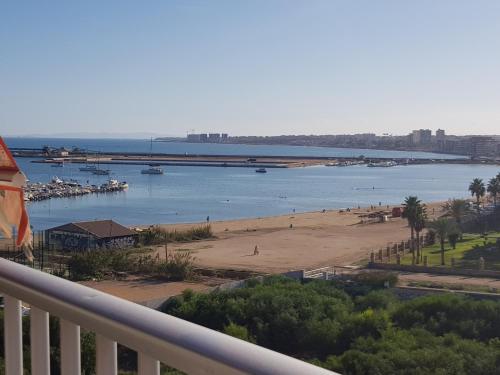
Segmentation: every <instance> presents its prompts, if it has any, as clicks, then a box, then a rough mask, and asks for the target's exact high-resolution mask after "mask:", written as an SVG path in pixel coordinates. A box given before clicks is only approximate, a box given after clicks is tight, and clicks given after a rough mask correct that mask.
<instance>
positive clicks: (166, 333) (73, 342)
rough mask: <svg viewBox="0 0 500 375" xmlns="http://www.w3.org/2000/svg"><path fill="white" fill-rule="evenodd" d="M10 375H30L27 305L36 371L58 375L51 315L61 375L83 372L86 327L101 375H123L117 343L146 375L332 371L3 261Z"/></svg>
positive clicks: (0, 274)
mask: <svg viewBox="0 0 500 375" xmlns="http://www.w3.org/2000/svg"><path fill="white" fill-rule="evenodd" d="M0 292H1V293H2V294H3V296H4V305H5V307H4V324H5V330H4V335H5V337H4V339H5V366H6V374H7V375H22V373H23V358H22V355H23V350H22V348H23V346H22V311H21V310H22V306H21V301H23V302H24V303H27V304H29V305H30V306H31V310H30V319H31V324H30V329H31V332H30V334H31V369H32V374H33V375H48V374H49V373H50V368H49V367H50V366H49V362H50V357H49V355H50V344H49V314H52V315H54V316H57V317H59V318H60V332H61V338H60V343H61V373H62V374H63V375H79V374H80V372H81V370H80V326H81V327H84V328H85V329H87V330H90V331H93V332H95V333H96V371H97V374H98V375H113V374H116V373H117V367H118V366H117V356H116V352H117V349H116V348H117V346H116V345H117V342H119V343H120V344H123V345H125V346H127V347H129V348H131V349H133V350H135V351H137V352H138V374H139V375H145V374H155V375H157V374H159V372H160V369H159V368H160V362H162V363H165V364H167V365H169V366H171V367H175V368H177V369H179V370H181V371H184V372H186V373H188V374H217V375H220V374H300V375H305V374H311V375H316V374H318V375H319V374H332V373H331V372H329V371H327V370H325V369H322V368H319V367H316V366H313V365H311V364H308V363H306V362H302V361H299V360H297V359H294V358H291V357H288V356H285V355H283V354H279V353H276V352H273V351H271V350H268V349H265V348H262V347H259V346H257V345H253V344H250V343H247V342H245V341H242V340H238V339H235V338H233V337H230V336H227V335H224V334H222V333H219V332H216V331H213V330H210V329H208V328H205V327H201V326H198V325H196V324H193V323H189V322H187V321H184V320H182V319H178V318H175V317H173V316H170V315H167V314H163V313H161V312H159V311H155V310H152V309H149V308H146V307H144V306H140V305H137V304H135V303H132V302H129V301H125V300H123V299H120V298H117V297H113V296H111V295H109V294H106V293H102V292H99V291H97V290H94V289H91V288H87V287H84V286H82V285H79V284H76V283H72V282H70V281H66V280H63V279H60V278H58V277H55V276H52V275H48V274H46V273H43V272H40V271H36V270H33V269H31V268H28V267H25V266H22V265H19V264H16V263H13V262H10V261H7V260H5V259H0Z"/></svg>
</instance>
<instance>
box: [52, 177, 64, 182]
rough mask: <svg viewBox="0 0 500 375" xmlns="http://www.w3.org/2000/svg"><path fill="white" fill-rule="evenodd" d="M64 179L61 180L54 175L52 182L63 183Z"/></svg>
mask: <svg viewBox="0 0 500 375" xmlns="http://www.w3.org/2000/svg"><path fill="white" fill-rule="evenodd" d="M63 182H64V181H63V180H61V179H60V178H59V177H57V176H55V177H52V183H54V184H62V183H63Z"/></svg>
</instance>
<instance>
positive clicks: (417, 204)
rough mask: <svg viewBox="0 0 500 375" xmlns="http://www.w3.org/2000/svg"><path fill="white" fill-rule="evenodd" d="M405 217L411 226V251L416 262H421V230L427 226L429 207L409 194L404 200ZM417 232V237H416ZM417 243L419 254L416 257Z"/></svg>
mask: <svg viewBox="0 0 500 375" xmlns="http://www.w3.org/2000/svg"><path fill="white" fill-rule="evenodd" d="M403 206H404V210H403V215H402V216H403V218H405V219H406V220H408V226H409V227H410V238H411V242H410V243H411V253H412V258H413V259H415V263H417V264H418V263H419V262H420V245H421V244H420V232H422V230H424V228H425V222H426V220H427V209H426V207H425V204H422V202H421V201H420V200H419V199H418V198H417V197H416V196H409V197H406V198H405V201H404V202H403ZM415 234H416V238H415ZM415 245H416V250H417V254H416V257H415Z"/></svg>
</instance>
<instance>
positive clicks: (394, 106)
mask: <svg viewBox="0 0 500 375" xmlns="http://www.w3.org/2000/svg"><path fill="white" fill-rule="evenodd" d="M499 35H500V2H498V1H493V0H490V1H487V0H479V1H474V2H472V1H464V0H456V1H452V0H442V1H439V2H435V1H430V0H423V1H419V2H394V1H388V0H386V1H384V0H381V1H377V2H372V1H368V0H365V1H357V2H348V1H345V2H337V1H320V0H318V1H307V2H305V1H293V0H292V1H289V0H287V1H285V0H280V1H278V0H275V1H264V0H256V1H252V2H235V1H229V0H228V1H213V2H204V1H198V0H192V1H169V2H163V1H151V2H147V3H137V2H132V1H110V2H105V3H101V2H97V1H89V2H82V3H67V2H52V3H51V4H50V5H47V4H43V3H39V2H35V1H32V2H29V1H28V2H27V3H26V2H24V3H22V4H20V3H15V2H11V3H7V4H4V5H3V7H2V12H1V13H0V56H2V58H0V87H1V89H0V135H3V136H7V135H10V136H22V135H29V136H61V135H62V136H66V137H68V136H69V137H71V136H72V134H73V135H74V136H78V135H79V136H83V137H85V136H88V137H98V136H105V137H112V136H118V137H139V138H142V137H148V136H180V137H182V136H186V134H187V133H190V132H194V133H209V132H220V133H229V134H230V135H231V136H238V135H263V136H266V135H286V134H301V135H302V134H318V135H321V134H354V133H376V134H378V135H381V134H383V133H389V134H394V135H405V134H409V133H411V132H412V131H413V130H415V129H432V131H433V134H435V131H436V130H437V129H445V130H446V133H447V134H455V135H467V134H478V135H479V134H488V135H493V134H499V133H500V131H499V130H498V129H500V106H498V103H500V90H499V89H500V50H499V49H498V48H496V44H497V39H498V36H499ZM139 135H140V136H139Z"/></svg>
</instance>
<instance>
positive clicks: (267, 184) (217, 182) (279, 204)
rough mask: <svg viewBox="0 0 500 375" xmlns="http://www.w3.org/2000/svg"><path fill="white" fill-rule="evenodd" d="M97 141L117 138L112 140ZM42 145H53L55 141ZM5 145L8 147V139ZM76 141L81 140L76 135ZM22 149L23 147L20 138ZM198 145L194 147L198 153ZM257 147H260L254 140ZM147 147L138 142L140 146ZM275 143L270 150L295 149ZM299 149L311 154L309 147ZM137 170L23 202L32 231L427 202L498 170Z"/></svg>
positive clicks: (30, 170) (74, 169) (33, 174)
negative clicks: (86, 223) (123, 185)
mask: <svg viewBox="0 0 500 375" xmlns="http://www.w3.org/2000/svg"><path fill="white" fill-rule="evenodd" d="M30 142H31V140H30ZM78 142H82V143H85V142H87V140H80V141H78ZM102 142H103V143H102V144H105V143H106V144H107V143H108V142H111V144H114V143H115V142H118V143H120V141H116V140H106V141H102ZM122 142H129V141H128V140H127V141H122ZM136 142H139V141H132V143H133V144H139V143H136ZM141 142H144V141H141ZM46 143H48V144H51V145H55V144H56V142H55V140H53V141H52V142H46ZM146 143H147V142H146ZM9 144H10V145H11V146H13V147H14V142H12V141H11V140H9ZM64 144H65V145H68V144H67V143H64ZM69 145H73V144H69ZM74 145H77V146H80V144H79V143H76V141H75V143H74ZM169 146H170V147H173V145H172V144H164V146H162V147H169ZM181 146H186V147H191V148H192V150H195V151H191V152H198V153H208V152H207V151H206V148H205V147H207V146H209V148H211V149H213V150H214V151H213V152H214V153H220V148H216V147H211V146H219V147H226V146H227V145H184V144H182V145H179V144H177V145H175V147H181ZM23 147H28V146H26V144H24V145H23ZM103 147H104V146H103ZM130 147H131V146H130ZM155 147H156V144H155ZM196 147H199V148H200V150H199V151H196V150H198V149H197V148H196ZM231 147H234V148H232V149H233V150H234V152H235V153H246V150H248V147H250V146H231ZM255 147H259V149H260V146H255ZM147 148H148V146H147V145H146V146H144V149H145V150H147ZM239 148H241V149H240V150H239V152H238V149H239ZM269 149H273V147H271V146H266V147H263V148H262V150H266V152H267V150H269ZM277 149H278V150H274V153H275V154H282V152H283V151H282V150H284V149H286V150H290V149H295V148H294V147H292V148H290V147H285V148H282V147H277ZM300 149H301V150H304V152H309V151H307V150H308V149H307V148H300ZM242 150H243V151H242ZM254 150H258V148H255V149H254ZM320 150H326V151H325V152H333V151H332V150H331V149H330V150H329V149H323V148H320ZM342 151H344V152H349V150H342ZM363 151H364V150H363ZM165 152H167V151H165ZM261 152H263V151H261ZM290 152H291V151H290ZM310 152H317V151H316V149H313V151H310ZM374 152H382V151H374ZM267 154H269V153H267ZM365 154H366V153H365ZM18 163H19V165H20V167H21V168H22V169H23V170H24V171H25V173H26V174H27V176H28V178H29V179H30V180H31V181H48V180H50V179H51V178H52V177H53V176H54V175H56V174H57V176H58V177H60V178H68V179H69V178H73V179H77V180H79V181H80V182H81V183H87V181H89V183H94V184H98V183H104V182H106V180H107V178H108V177H107V176H94V175H92V174H88V173H85V172H80V171H79V170H78V167H79V165H71V164H69V165H66V166H64V167H63V168H52V167H51V166H50V165H45V164H36V163H31V162H30V160H29V159H24V158H20V159H18ZM141 168H142V167H141V166H132V165H123V166H121V165H117V166H112V170H113V172H112V173H113V174H112V175H111V176H110V177H111V178H116V179H118V180H124V181H127V182H128V183H129V184H130V188H129V189H128V190H127V191H125V192H119V193H110V194H105V195H89V196H84V197H77V198H65V199H53V200H49V201H43V202H33V203H29V205H28V209H29V212H30V215H31V221H32V224H33V225H34V227H35V228H36V229H45V228H48V227H51V226H55V225H59V224H63V223H66V222H70V221H80V220H93V219H115V220H117V221H118V222H121V223H123V224H126V225H137V224H153V223H179V222H199V221H204V220H205V219H206V217H207V216H210V219H211V220H224V219H236V218H247V217H260V216H267V215H278V214H286V213H290V212H292V210H293V209H295V210H296V211H297V212H302V211H311V210H321V209H323V208H325V209H332V208H344V207H355V206H357V205H361V206H366V205H372V204H373V205H378V203H379V202H381V203H382V204H399V203H400V202H401V201H402V200H403V198H404V197H405V196H407V195H409V194H415V195H418V196H419V198H421V199H423V200H425V201H436V200H445V199H448V198H451V197H464V196H466V195H467V194H468V192H467V186H468V184H469V182H470V181H471V180H472V178H474V177H479V178H483V179H485V180H486V179H489V178H491V177H492V176H494V175H496V174H497V173H499V172H500V168H499V167H497V166H477V165H475V166H473V165H416V166H398V167H393V168H367V167H365V166H353V167H342V168H338V167H309V168H296V169H268V173H267V174H258V173H255V172H254V170H253V169H247V168H213V167H166V168H165V172H166V173H165V174H164V175H159V176H149V175H141V173H140V170H141Z"/></svg>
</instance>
